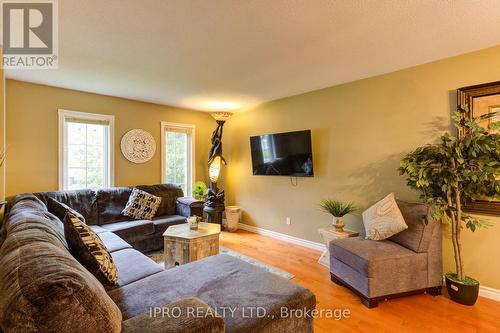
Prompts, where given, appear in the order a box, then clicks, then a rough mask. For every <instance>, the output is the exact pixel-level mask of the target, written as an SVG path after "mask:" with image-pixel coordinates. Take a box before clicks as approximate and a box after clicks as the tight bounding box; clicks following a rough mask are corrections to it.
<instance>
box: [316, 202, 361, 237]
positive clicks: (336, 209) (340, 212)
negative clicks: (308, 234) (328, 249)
mask: <svg viewBox="0 0 500 333" xmlns="http://www.w3.org/2000/svg"><path fill="white" fill-rule="evenodd" d="M321 208H322V209H323V210H324V211H325V212H326V213H328V214H331V215H332V216H333V219H332V226H333V227H335V231H337V232H343V231H344V226H345V224H344V216H345V215H347V214H350V213H353V212H355V211H356V210H357V207H356V206H355V205H354V204H353V203H352V202H348V203H343V202H341V201H339V200H335V199H324V200H322V201H321Z"/></svg>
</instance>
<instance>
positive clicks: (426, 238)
mask: <svg viewBox="0 0 500 333" xmlns="http://www.w3.org/2000/svg"><path fill="white" fill-rule="evenodd" d="M397 203H398V207H399V209H400V210H401V214H403V217H404V219H405V222H406V224H407V225H408V229H406V230H404V231H402V232H400V233H398V234H396V235H394V236H392V237H391V238H389V240H391V241H393V242H396V243H398V244H400V245H403V246H404V247H406V248H408V249H410V250H413V251H415V252H427V249H428V248H429V244H430V242H431V239H432V233H433V232H434V229H435V227H436V225H437V224H438V223H439V221H436V220H434V219H433V218H432V216H431V213H430V209H429V206H428V205H426V204H422V203H409V202H404V201H399V200H398V201H397Z"/></svg>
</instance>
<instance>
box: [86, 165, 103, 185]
mask: <svg viewBox="0 0 500 333" xmlns="http://www.w3.org/2000/svg"><path fill="white" fill-rule="evenodd" d="M103 176H104V173H103V170H102V168H87V184H86V187H87V188H95V187H104V177H103Z"/></svg>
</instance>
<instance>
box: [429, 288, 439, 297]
mask: <svg viewBox="0 0 500 333" xmlns="http://www.w3.org/2000/svg"><path fill="white" fill-rule="evenodd" d="M441 288H442V287H441V286H438V287H432V288H428V289H427V293H428V294H429V295H431V296H439V295H441Z"/></svg>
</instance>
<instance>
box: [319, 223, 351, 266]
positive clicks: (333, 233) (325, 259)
mask: <svg viewBox="0 0 500 333" xmlns="http://www.w3.org/2000/svg"><path fill="white" fill-rule="evenodd" d="M318 232H319V234H320V235H321V237H322V238H323V242H324V243H325V250H324V251H323V253H322V254H321V256H320V257H319V259H318V263H320V264H321V265H323V266H326V267H330V251H329V244H330V242H331V241H332V240H334V239H341V238H347V237H357V236H359V232H356V231H352V230H348V229H344V231H340V232H339V231H337V230H335V229H333V228H331V229H327V228H321V229H318Z"/></svg>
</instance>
